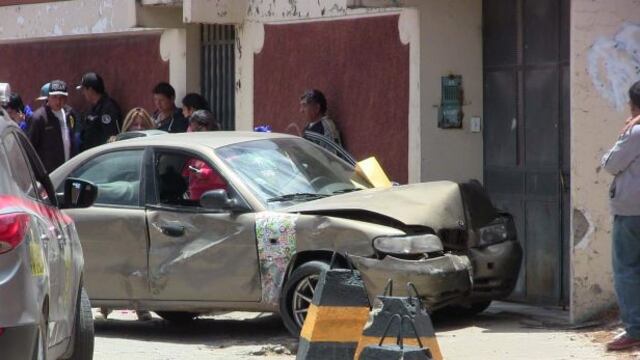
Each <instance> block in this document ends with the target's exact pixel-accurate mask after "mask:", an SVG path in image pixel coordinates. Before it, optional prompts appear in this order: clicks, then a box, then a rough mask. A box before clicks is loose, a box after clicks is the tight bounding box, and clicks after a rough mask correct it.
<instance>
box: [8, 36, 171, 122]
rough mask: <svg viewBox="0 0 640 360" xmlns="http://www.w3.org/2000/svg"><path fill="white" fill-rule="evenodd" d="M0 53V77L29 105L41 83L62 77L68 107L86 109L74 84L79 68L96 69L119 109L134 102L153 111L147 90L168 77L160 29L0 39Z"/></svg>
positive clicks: (83, 69)
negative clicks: (0, 41)
mask: <svg viewBox="0 0 640 360" xmlns="http://www.w3.org/2000/svg"><path fill="white" fill-rule="evenodd" d="M0 54H2V56H0V82H8V83H9V84H11V90H12V91H13V92H17V93H19V94H20V96H22V99H23V100H24V102H25V103H26V104H30V105H32V107H33V106H34V105H36V104H37V103H36V102H35V101H34V99H35V98H36V97H38V94H39V92H40V87H41V86H42V84H44V83H46V82H48V81H51V80H54V79H61V80H64V81H66V82H67V84H68V85H69V103H70V104H71V106H73V107H74V108H76V109H78V110H80V111H85V110H87V109H88V108H89V104H88V103H86V102H85V101H84V98H83V97H82V94H81V93H80V91H78V90H76V89H75V86H76V85H77V84H78V83H79V82H80V79H81V77H82V74H83V73H85V72H88V71H96V72H97V73H99V74H100V75H101V76H102V78H103V79H104V82H105V86H106V88H107V92H108V93H109V95H111V96H112V97H113V98H114V99H115V100H116V101H117V102H118V103H119V104H120V107H121V108H122V111H123V112H124V113H126V112H127V111H128V110H129V109H131V108H133V107H135V106H143V107H145V108H147V110H152V109H153V101H152V94H151V89H152V88H153V86H155V84H156V83H157V82H159V81H168V80H169V64H168V63H167V62H164V61H162V58H161V57H160V34H159V33H153V34H144V35H131V34H126V35H118V36H108V37H93V38H82V39H66V40H44V41H37V42H24V43H12V44H2V45H0ZM36 107H37V106H36Z"/></svg>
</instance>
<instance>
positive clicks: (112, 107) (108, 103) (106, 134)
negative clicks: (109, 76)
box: [76, 72, 122, 150]
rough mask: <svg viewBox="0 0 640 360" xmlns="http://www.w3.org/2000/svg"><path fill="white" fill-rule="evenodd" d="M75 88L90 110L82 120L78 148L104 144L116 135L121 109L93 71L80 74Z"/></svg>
mask: <svg viewBox="0 0 640 360" xmlns="http://www.w3.org/2000/svg"><path fill="white" fill-rule="evenodd" d="M76 89H78V90H80V91H82V95H84V98H85V100H87V102H89V104H91V111H89V113H88V114H87V115H86V116H85V118H84V121H83V129H82V132H81V134H80V139H81V140H80V141H81V144H80V150H86V149H90V148H92V147H94V146H98V145H102V144H105V143H106V142H107V140H109V138H110V137H111V136H115V135H118V133H119V132H120V126H121V124H120V123H121V122H122V111H121V110H120V106H118V103H116V102H115V100H113V99H112V98H111V97H109V95H108V94H107V92H106V90H105V87H104V81H103V80H102V77H101V76H100V75H98V74H97V73H95V72H88V73H86V74H84V75H83V76H82V80H81V81H80V85H78V86H77V87H76Z"/></svg>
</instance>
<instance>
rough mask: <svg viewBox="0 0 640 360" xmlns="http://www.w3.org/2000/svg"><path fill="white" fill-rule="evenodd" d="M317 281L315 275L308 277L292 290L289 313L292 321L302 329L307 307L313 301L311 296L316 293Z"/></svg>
mask: <svg viewBox="0 0 640 360" xmlns="http://www.w3.org/2000/svg"><path fill="white" fill-rule="evenodd" d="M318 279H319V276H318V275H317V274H315V275H309V276H307V277H305V278H304V279H302V280H300V282H298V284H297V285H296V288H295V289H294V292H293V301H292V303H291V307H292V309H291V313H292V314H293V319H294V320H295V322H296V324H297V325H298V326H299V327H300V328H302V324H304V319H305V318H306V317H307V312H308V310H309V306H310V305H311V301H312V300H313V294H314V293H315V291H316V285H317V284H318Z"/></svg>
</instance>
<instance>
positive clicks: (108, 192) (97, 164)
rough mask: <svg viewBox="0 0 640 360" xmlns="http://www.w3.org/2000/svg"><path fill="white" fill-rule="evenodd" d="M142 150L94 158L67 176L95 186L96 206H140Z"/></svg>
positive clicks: (112, 153)
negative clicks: (96, 190)
mask: <svg viewBox="0 0 640 360" xmlns="http://www.w3.org/2000/svg"><path fill="white" fill-rule="evenodd" d="M143 153H144V151H143V150H124V151H116V152H110V153H107V154H102V155H99V156H96V157H94V158H93V159H91V160H89V161H88V162H86V163H84V164H83V165H82V166H80V167H79V168H77V169H76V170H75V171H73V172H72V173H71V174H70V177H74V178H80V179H83V180H86V181H90V182H92V183H94V184H95V185H96V186H98V197H97V198H96V202H95V204H97V205H100V204H101V205H125V206H139V205H140V176H141V175H140V174H141V164H142V156H143Z"/></svg>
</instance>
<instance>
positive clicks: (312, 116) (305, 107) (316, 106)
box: [300, 89, 342, 145]
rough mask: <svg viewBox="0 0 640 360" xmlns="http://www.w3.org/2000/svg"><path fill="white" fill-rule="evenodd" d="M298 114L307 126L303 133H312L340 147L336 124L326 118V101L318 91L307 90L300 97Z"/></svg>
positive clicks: (340, 141) (340, 142) (340, 140)
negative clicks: (299, 113) (326, 138)
mask: <svg viewBox="0 0 640 360" xmlns="http://www.w3.org/2000/svg"><path fill="white" fill-rule="evenodd" d="M300 112H301V113H302V115H303V117H304V120H305V121H306V122H307V125H306V126H305V127H304V130H305V131H313V132H316V133H318V134H322V135H324V136H326V137H328V138H329V139H331V140H333V141H334V142H335V143H336V144H338V145H342V139H340V133H339V132H338V128H337V127H336V124H335V123H334V122H333V120H331V119H330V118H329V116H327V99H326V98H325V97H324V94H323V93H322V92H321V91H320V90H315V89H313V90H307V91H306V92H305V93H304V94H302V96H300Z"/></svg>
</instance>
